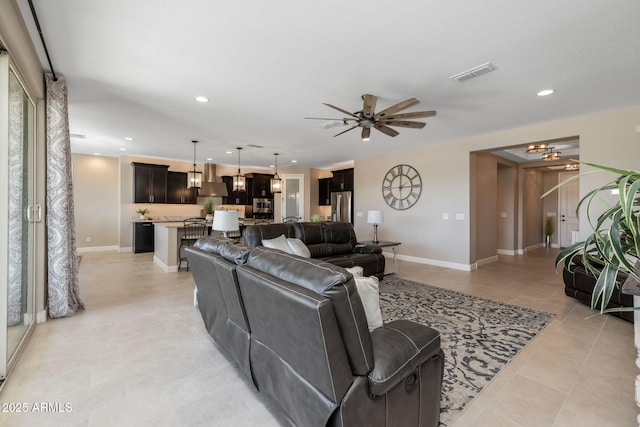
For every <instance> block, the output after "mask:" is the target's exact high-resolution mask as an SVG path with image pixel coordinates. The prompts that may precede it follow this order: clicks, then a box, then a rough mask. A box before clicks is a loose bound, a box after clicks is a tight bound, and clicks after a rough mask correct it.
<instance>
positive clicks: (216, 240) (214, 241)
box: [193, 236, 236, 254]
mask: <svg viewBox="0 0 640 427" xmlns="http://www.w3.org/2000/svg"><path fill="white" fill-rule="evenodd" d="M229 243H236V240H235V239H229V238H227V237H211V236H206V237H201V238H199V239H198V240H196V242H195V243H194V244H193V246H195V247H196V248H198V249H202V250H203V251H207V252H213V253H215V254H219V253H220V248H221V247H222V246H224V245H228V244H229Z"/></svg>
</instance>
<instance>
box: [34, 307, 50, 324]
mask: <svg viewBox="0 0 640 427" xmlns="http://www.w3.org/2000/svg"><path fill="white" fill-rule="evenodd" d="M46 321H47V310H42V311H39V312H37V313H36V323H44V322H46Z"/></svg>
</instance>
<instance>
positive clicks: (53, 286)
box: [46, 74, 84, 318]
mask: <svg viewBox="0 0 640 427" xmlns="http://www.w3.org/2000/svg"><path fill="white" fill-rule="evenodd" d="M46 83H47V251H48V258H49V259H48V261H49V262H48V294H49V316H51V317H53V318H55V317H64V316H72V315H73V314H75V312H76V311H78V310H81V309H83V308H84V304H83V303H82V301H81V300H80V289H79V288H80V283H79V279H78V265H79V258H78V254H77V252H76V231H75V217H74V211H73V184H72V175H71V141H70V139H69V116H68V111H67V85H66V83H65V81H64V78H63V77H61V76H58V80H57V81H54V80H53V76H52V75H51V74H47V75H46Z"/></svg>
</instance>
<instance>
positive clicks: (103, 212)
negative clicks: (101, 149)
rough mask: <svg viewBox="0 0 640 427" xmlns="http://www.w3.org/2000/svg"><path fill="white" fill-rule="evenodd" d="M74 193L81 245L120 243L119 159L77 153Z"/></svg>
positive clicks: (78, 242) (75, 157)
mask: <svg viewBox="0 0 640 427" xmlns="http://www.w3.org/2000/svg"><path fill="white" fill-rule="evenodd" d="M71 157H72V161H73V196H74V208H75V220H76V241H77V245H78V248H88V247H94V248H95V247H105V246H107V247H109V246H111V247H117V246H118V245H119V242H120V239H119V236H118V234H119V224H118V218H119V212H120V203H119V189H120V188H119V185H118V184H119V182H120V168H119V161H118V159H117V158H115V157H104V156H88V155H84V154H73V155H72V156H71Z"/></svg>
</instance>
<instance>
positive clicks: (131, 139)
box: [122, 136, 133, 142]
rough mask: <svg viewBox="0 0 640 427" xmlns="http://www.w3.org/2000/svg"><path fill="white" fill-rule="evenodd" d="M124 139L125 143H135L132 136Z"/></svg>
mask: <svg viewBox="0 0 640 427" xmlns="http://www.w3.org/2000/svg"><path fill="white" fill-rule="evenodd" d="M122 139H124V140H125V141H129V142H133V138H131V137H130V136H125V137H124V138H122Z"/></svg>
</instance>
